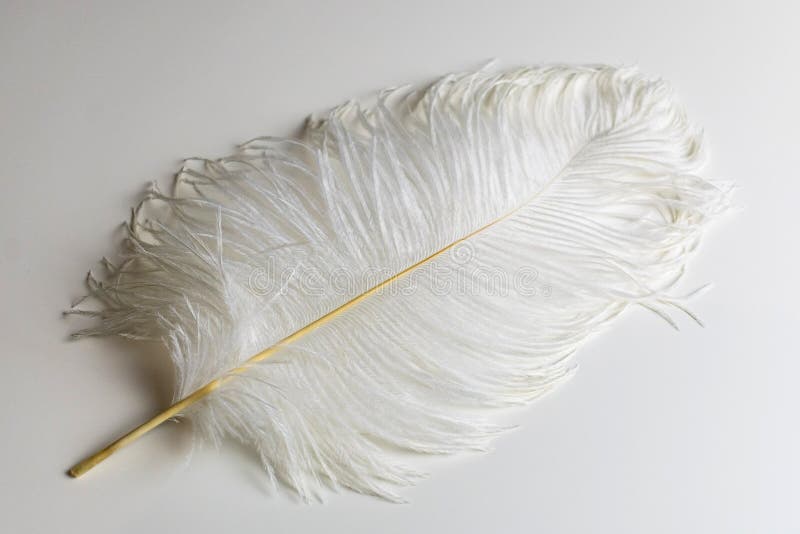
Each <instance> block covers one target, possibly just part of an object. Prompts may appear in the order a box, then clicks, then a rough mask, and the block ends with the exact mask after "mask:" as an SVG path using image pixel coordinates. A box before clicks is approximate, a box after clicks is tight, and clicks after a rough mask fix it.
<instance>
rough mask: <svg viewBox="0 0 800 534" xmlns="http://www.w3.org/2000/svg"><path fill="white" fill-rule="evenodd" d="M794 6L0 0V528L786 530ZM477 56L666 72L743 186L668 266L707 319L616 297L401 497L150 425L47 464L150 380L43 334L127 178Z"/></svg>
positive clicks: (59, 328) (103, 345)
mask: <svg viewBox="0 0 800 534" xmlns="http://www.w3.org/2000/svg"><path fill="white" fill-rule="evenodd" d="M334 4H335V5H334ZM792 4H794V2H791V1H786V2H783V3H777V2H769V1H759V2H752V3H747V2H741V1H738V2H737V1H735V0H728V1H721V2H718V3H712V2H698V1H697V0H694V1H670V2H658V3H653V4H649V5H648V3H647V2H638V1H637V2H635V1H629V2H621V1H613V0H609V1H602V2H599V1H598V2H595V1H589V0H587V1H583V2H569V1H560V2H553V3H550V4H547V3H537V2H532V1H530V0H528V1H522V2H517V3H512V2H502V1H498V0H494V1H491V2H486V3H485V4H481V3H480V2H474V1H473V2H469V3H467V2H448V3H445V2H435V1H433V0H427V1H409V0H402V1H400V0H398V1H393V2H387V3H385V4H383V3H380V2H362V3H358V2H319V3H317V4H314V3H305V4H304V3H301V2H286V3H282V2H276V1H254V2H249V3H244V2H242V3H239V2H221V1H220V2H193V3H188V2H187V3H184V4H180V3H177V2H133V1H131V2H127V3H121V2H107V3H103V2H98V3H96V4H94V3H88V2H66V1H64V2H57V1H53V2H49V3H43V2H22V1H20V2H16V1H14V2H9V1H8V0H2V1H0V184H2V188H0V223H1V227H0V284H2V292H0V296H2V321H0V341H2V345H1V346H2V352H3V355H2V363H1V364H0V365H2V369H1V370H0V371H1V372H0V396H1V397H0V428H2V440H1V441H0V462H2V464H1V465H0V467H1V468H2V469H0V517H1V519H0V520H1V521H2V526H0V530H2V531H3V532H9V533H15V534H16V533H22V532H59V533H70V532H83V533H94V532H131V533H133V532H137V533H140V532H154V533H173V532H174V533H178V532H192V533H195V534H198V533H202V532H214V531H218V532H256V531H258V532H313V531H316V532H325V533H327V534H334V533H339V532H341V533H358V532H448V531H452V532H462V533H467V532H526V533H534V532H536V533H540V532H541V533H577V532H581V533H583V532H591V533H598V532H607V533H615V534H619V533H645V532H646V533H661V532H664V533H666V532H670V533H682V534H685V533H694V532H697V533H734V532H742V533H756V532H758V533H762V532H764V533H783V532H798V531H800V512H798V508H797V505H798V504H799V503H800V482H798V480H800V460H798V451H800V426H799V423H800V420H799V419H798V407H800V403H799V402H798V401H799V400H800V395H799V394H798V386H797V384H798V377H799V376H800V363H799V362H800V360H799V359H798V356H800V351H799V350H798V329H800V322H799V321H798V319H799V318H800V313H798V309H797V303H798V297H800V291H798V290H799V289H800V284H799V283H798V260H800V254H798V241H799V240H798V235H797V233H798V198H800V185H799V184H800V182H799V181H798V178H799V177H798V167H800V166H799V165H798V158H800V146H798V145H799V142H800V130H799V127H798V125H800V116H798V105H797V102H798V98H800V84H799V83H798V80H799V79H800V76H799V75H798V72H799V68H800V53H798V51H799V50H800V38H798V18H799V15H800V14H798V12H797V11H796V10H794V9H792V7H791V6H792ZM493 57H496V58H499V59H500V65H501V66H512V65H519V64H535V63H541V62H547V63H552V62H603V63H612V64H633V63H636V64H639V66H640V67H641V68H642V69H643V70H644V71H646V72H648V73H653V74H657V75H660V76H663V77H664V78H666V79H668V80H670V81H672V82H673V84H674V85H675V87H676V88H677V92H678V94H679V95H680V97H681V99H682V100H683V102H685V103H686V105H687V106H688V109H689V112H690V115H691V117H692V118H694V119H695V120H696V121H698V122H700V123H701V124H703V125H704V126H705V129H706V133H707V138H708V143H709V148H710V152H711V155H712V163H711V166H710V167H709V169H708V173H709V175H711V176H714V177H719V178H726V179H730V180H733V181H735V182H737V183H738V184H739V186H740V188H741V190H740V192H739V194H738V197H737V204H739V205H740V206H741V209H740V211H739V212H738V213H736V214H734V215H731V216H728V217H726V218H725V219H724V220H723V221H722V222H721V223H720V224H718V225H717V226H715V227H714V228H713V229H712V231H711V232H710V234H709V235H708V236H707V239H706V241H705V242H704V244H703V247H702V249H701V251H700V254H699V256H698V257H697V259H696V261H695V262H694V263H693V265H692V267H693V268H692V272H691V276H690V277H689V279H688V280H687V281H686V282H685V283H684V285H683V287H684V288H687V289H689V288H691V287H692V286H693V285H694V284H697V283H701V282H706V281H714V282H715V289H714V290H713V291H712V292H710V293H708V294H706V295H705V296H703V297H702V298H701V299H700V300H698V301H697V302H696V303H695V304H694V309H695V311H697V312H698V313H699V314H700V315H701V317H702V318H703V319H704V320H705V321H706V323H707V327H706V328H705V329H701V328H699V327H696V326H693V325H692V324H689V323H688V322H683V323H682V326H684V328H682V331H681V332H679V333H678V332H674V331H672V330H671V329H670V328H668V327H667V326H666V325H665V324H664V323H663V322H662V321H660V320H659V319H658V318H656V317H655V316H653V315H652V314H649V313H646V312H645V311H643V310H642V311H638V310H632V311H631V312H629V313H628V314H627V315H626V316H625V317H623V318H622V319H621V320H620V321H619V322H618V323H617V324H616V325H615V327H614V328H612V329H611V330H610V331H608V332H606V333H605V334H603V335H602V336H600V337H598V338H596V339H594V340H592V341H591V342H590V343H589V344H588V345H587V346H585V347H584V349H583V350H582V351H581V353H580V355H579V362H580V363H581V370H580V371H579V373H578V375H577V376H576V378H575V379H574V380H573V381H571V382H570V383H568V384H567V385H566V386H564V387H563V388H562V389H561V390H559V391H558V392H557V393H555V394H554V395H552V396H549V397H548V398H547V399H545V400H543V401H542V402H540V403H538V404H536V405H534V406H532V407H530V408H529V409H527V410H524V411H521V412H519V413H517V414H516V415H515V419H516V420H517V421H518V422H519V423H520V424H521V425H522V427H521V429H520V430H518V431H516V432H513V433H511V434H508V435H506V436H504V437H503V438H501V439H500V440H499V441H498V442H497V445H496V450H495V451H494V452H493V453H491V454H488V455H475V456H467V457H461V458H456V459H451V460H444V461H439V460H437V461H434V462H432V463H430V464H426V465H429V467H430V469H431V470H432V476H431V478H430V479H429V480H426V481H424V482H422V483H421V484H420V485H419V486H417V487H416V488H412V489H410V490H408V491H406V492H405V493H404V495H405V496H406V497H407V498H408V499H409V500H410V501H411V504H408V505H390V504H387V503H384V502H381V501H377V500H375V499H371V498H366V497H362V496H358V495H351V494H331V495H330V496H329V498H328V499H327V502H326V503H325V504H323V505H313V506H305V505H302V504H299V503H297V502H294V501H292V500H291V499H288V498H286V497H282V496H274V495H269V494H267V492H266V490H265V489H264V488H265V478H264V477H262V476H261V475H260V473H259V472H258V470H257V469H256V467H255V466H254V464H253V463H252V461H251V459H250V457H249V456H248V455H247V453H246V452H243V451H241V450H238V449H236V447H227V448H225V449H224V450H222V451H220V452H215V451H208V450H207V451H203V452H200V453H197V454H195V456H194V457H193V458H192V459H191V461H190V462H188V463H187V461H186V456H187V451H188V450H189V445H190V444H189V439H188V436H189V433H188V432H186V430H187V429H186V428H182V426H181V425H175V424H172V425H166V426H165V427H164V428H159V429H158V430H157V431H155V432H153V433H152V434H151V435H148V436H147V437H146V438H144V439H142V440H141V441H140V442H138V443H137V444H135V445H134V446H132V447H131V448H129V449H127V450H125V451H124V452H121V453H119V454H118V455H115V457H114V458H113V459H111V460H110V461H108V462H107V463H105V464H104V465H103V466H102V467H100V468H98V469H96V471H93V472H92V473H90V474H89V475H88V476H86V477H85V478H82V479H80V480H73V479H69V478H68V477H67V476H66V475H65V470H66V469H67V468H68V467H69V466H70V465H71V464H72V463H73V462H74V461H76V460H78V459H79V458H80V457H82V456H83V455H84V454H86V453H88V452H91V451H93V450H94V449H95V448H96V447H98V446H100V445H102V444H104V443H105V442H106V441H107V440H109V439H111V438H113V437H116V436H117V435H118V434H119V433H120V432H122V431H125V430H127V429H128V428H129V427H131V426H133V425H135V424H137V423H139V422H141V421H143V420H144V419H147V418H149V417H150V416H151V415H152V414H153V413H155V412H156V411H158V410H159V409H160V408H162V407H164V406H165V405H166V403H167V402H168V400H169V397H170V387H171V385H170V373H169V369H168V368H167V367H166V365H165V363H164V362H165V359H164V355H163V354H160V353H159V351H158V350H157V349H155V348H153V347H146V346H141V345H136V344H132V343H123V342H120V341H114V340H88V341H80V342H68V341H67V340H66V337H67V334H68V332H69V331H70V330H71V329H72V328H74V327H75V326H76V324H75V322H74V321H70V320H65V319H62V318H61V316H60V311H61V310H62V309H64V308H66V307H67V306H68V305H69V303H70V301H71V300H72V299H73V298H75V297H77V296H78V295H80V294H81V292H82V290H83V286H82V279H83V277H84V275H85V273H86V270H87V269H88V268H89V267H92V266H94V265H95V264H94V262H95V261H96V260H97V259H98V258H99V257H100V256H102V255H103V254H113V252H114V250H115V248H114V247H115V244H116V242H117V241H118V239H119V231H118V230H115V229H117V228H118V225H119V223H120V222H121V221H122V220H123V219H125V218H126V217H127V213H128V212H127V210H128V208H129V206H130V205H132V204H133V203H134V202H135V201H136V200H137V198H138V195H139V194H140V192H141V191H142V189H143V186H144V184H145V182H147V181H149V180H152V179H157V180H160V181H162V182H167V181H168V179H169V177H170V174H171V173H172V172H173V171H174V170H176V169H177V167H178V162H179V159H180V158H182V157H186V156H194V155H201V156H208V157H217V156H222V155H225V154H226V153H228V152H230V151H231V150H232V148H233V145H234V144H235V143H237V142H240V141H244V140H246V139H249V138H251V137H255V136H258V135H264V134H272V135H292V134H294V133H296V132H297V131H298V128H299V127H300V125H301V121H302V119H303V118H304V117H305V116H306V115H307V114H309V113H310V112H313V111H317V112H319V111H324V110H325V109H327V108H328V107H330V106H333V105H335V104H337V103H340V102H342V101H343V100H345V99H347V98H350V97H359V96H363V95H365V94H368V93H369V92H370V91H373V90H376V89H380V88H382V87H384V86H390V85H398V84H403V83H406V82H426V81H430V80H431V79H432V78H433V77H435V76H438V75H441V74H443V73H445V72H447V71H450V70H458V69H465V68H471V67H475V66H477V65H479V64H480V63H482V62H483V61H484V60H486V59H489V58H493Z"/></svg>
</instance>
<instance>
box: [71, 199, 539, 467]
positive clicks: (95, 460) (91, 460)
mask: <svg viewBox="0 0 800 534" xmlns="http://www.w3.org/2000/svg"><path fill="white" fill-rule="evenodd" d="M540 194H541V192H539V193H537V194H536V195H534V197H532V198H530V199H528V201H526V202H525V203H523V204H522V206H520V207H518V208H515V209H514V210H512V211H510V212H509V213H507V214H506V215H503V216H502V217H500V218H499V219H497V220H495V221H492V222H491V223H489V224H487V225H485V226H483V227H481V228H479V229H477V230H475V231H474V232H472V233H470V234H468V235H467V236H465V237H462V238H461V239H458V240H457V241H454V242H453V243H451V244H450V245H448V246H446V247H444V248H443V249H441V250H440V251H438V252H435V253H433V254H431V255H430V256H428V257H427V258H424V259H423V260H420V261H419V262H417V263H415V264H414V265H411V266H410V267H408V268H406V269H404V270H403V271H400V272H399V273H397V274H396V275H394V276H392V277H391V278H388V279H387V280H385V281H383V282H381V283H380V284H378V285H376V286H374V287H373V288H372V289H370V290H368V291H366V292H364V293H362V294H361V295H358V296H357V297H355V298H353V299H352V300H349V301H347V302H346V303H344V304H342V305H341V306H339V307H338V308H336V309H335V310H333V311H331V312H329V313H327V314H325V315H323V316H322V317H320V318H319V319H316V320H315V321H313V322H311V323H309V324H308V325H306V326H304V327H303V328H301V329H300V330H297V331H296V332H294V333H293V334H290V335H288V336H286V337H285V338H283V339H282V340H281V341H279V342H278V343H277V344H275V345H273V346H271V347H269V348H267V349H265V350H262V351H261V352H259V353H257V354H256V355H254V356H252V357H251V358H249V359H248V360H247V361H245V363H244V364H242V365H240V366H239V367H236V368H234V369H231V370H230V371H228V373H227V374H225V375H224V376H221V377H220V378H217V379H215V380H212V381H211V382H209V383H208V384H206V385H205V386H203V387H201V388H199V389H197V390H196V391H194V392H193V393H191V394H190V395H188V396H186V397H184V398H183V399H181V400H179V401H178V402H176V403H175V404H173V405H171V406H170V407H169V408H167V409H166V410H164V411H162V412H160V413H159V414H158V415H156V416H155V417H153V418H152V419H150V420H148V421H147V422H145V423H142V424H141V425H139V426H137V427H136V428H134V429H133V430H131V431H130V432H128V433H127V434H125V435H124V436H122V437H120V438H118V439H116V440H114V441H112V442H111V443H109V444H108V445H106V446H105V447H103V448H102V449H100V450H99V451H97V452H95V453H94V454H92V455H90V456H88V457H86V458H84V459H83V460H81V461H80V462H78V463H77V464H75V465H74V466H72V467H71V468H70V469H69V471H68V472H67V473H68V474H69V476H71V477H73V478H78V477H80V476H82V475H84V474H86V472H88V471H90V470H91V469H92V468H93V467H95V466H96V465H97V464H99V463H100V462H102V461H103V460H105V459H106V458H108V457H109V456H111V455H112V454H114V453H115V452H116V451H118V450H119V449H121V448H123V447H125V446H126V445H129V444H131V443H133V442H134V441H136V440H137V439H139V438H140V437H142V436H144V435H145V434H147V433H148V432H150V431H151V430H153V429H154V428H156V427H157V426H159V425H161V423H164V422H165V421H168V420H170V419H172V418H173V417H176V416H178V415H180V414H181V413H182V412H183V411H184V410H185V409H186V408H188V407H189V406H192V405H193V404H195V403H196V402H198V401H200V400H202V399H203V398H204V397H205V396H206V395H208V394H209V393H211V392H213V391H215V390H217V389H219V387H220V386H222V385H224V384H225V383H227V382H228V381H230V380H231V379H232V378H233V377H234V376H236V375H239V374H242V373H243V372H245V371H246V370H247V369H248V368H250V367H251V366H252V365H253V364H256V363H259V362H262V361H264V360H266V359H267V358H269V357H270V356H272V355H274V354H275V353H276V352H278V351H279V350H280V349H281V348H282V347H284V346H286V345H288V344H290V343H292V342H294V341H297V340H298V339H300V338H302V337H303V336H305V335H306V334H308V333H309V332H311V331H312V330H315V329H316V328H318V327H320V326H322V325H324V324H325V323H327V322H328V321H330V320H332V319H333V318H334V317H336V316H337V315H339V314H341V313H343V312H345V311H347V310H348V309H350V308H352V307H353V306H356V305H357V304H359V303H360V302H361V301H363V300H366V299H367V298H369V297H370V296H372V295H374V294H375V293H377V292H379V291H381V290H382V289H385V288H386V287H388V286H389V285H391V284H392V283H394V282H395V281H397V280H399V279H400V278H402V277H404V276H405V275H407V274H408V273H410V272H411V271H413V270H414V269H416V268H418V267H420V266H422V265H424V264H426V263H428V262H429V261H431V260H433V259H435V258H437V257H439V256H441V255H442V254H445V253H447V252H448V251H450V250H451V249H453V248H454V247H456V246H458V245H460V244H461V243H463V242H464V241H466V240H468V239H469V238H471V237H473V236H475V235H477V234H479V233H481V232H482V231H484V230H486V229H487V228H489V227H491V226H494V225H495V224H497V223H499V222H501V221H503V220H505V219H508V218H509V217H511V216H512V215H514V214H515V213H516V212H517V211H519V210H520V209H521V208H522V207H523V206H526V205H528V204H530V203H531V202H532V201H533V200H534V199H535V198H536V197H537V196H539V195H540Z"/></svg>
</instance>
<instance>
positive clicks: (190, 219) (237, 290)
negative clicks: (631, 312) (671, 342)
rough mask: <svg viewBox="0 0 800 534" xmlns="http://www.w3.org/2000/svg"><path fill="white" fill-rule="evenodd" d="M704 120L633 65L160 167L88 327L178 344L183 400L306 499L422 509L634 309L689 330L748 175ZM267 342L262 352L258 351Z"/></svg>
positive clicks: (393, 97)
mask: <svg viewBox="0 0 800 534" xmlns="http://www.w3.org/2000/svg"><path fill="white" fill-rule="evenodd" d="M703 156H704V150H703V144H702V139H701V136H700V131H699V129H698V128H696V127H694V126H693V125H692V124H691V123H690V122H689V121H688V119H687V118H686V116H685V113H684V111H683V109H682V108H681V107H680V106H679V105H678V104H677V103H676V101H675V99H674V96H673V94H672V92H671V90H670V88H669V87H668V85H667V84H666V83H665V82H663V81H661V80H656V79H651V78H648V77H646V76H643V75H641V74H639V73H638V72H637V71H636V70H635V69H627V68H625V69H618V68H612V67H605V66H587V67H571V66H551V67H533V68H519V69H515V70H510V71H505V72H492V71H490V70H488V69H484V70H479V71H476V72H467V73H460V74H453V75H448V76H445V77H443V78H441V79H440V80H438V81H437V82H435V83H433V84H432V85H430V86H428V87H424V88H421V89H393V90H387V91H384V92H382V93H380V94H379V95H377V98H376V99H375V101H374V103H371V104H369V105H359V104H356V103H352V102H351V103H348V104H345V105H343V106H340V107H338V108H336V109H334V110H333V111H331V112H330V113H329V114H328V115H327V116H326V117H325V118H324V119H322V120H310V121H309V122H308V125H307V127H306V129H305V131H304V132H303V134H302V135H301V136H300V138H298V139H282V138H271V137H265V138H258V139H255V140H253V141H250V142H248V143H246V144H244V145H242V146H241V147H239V149H237V151H236V152H235V153H234V154H233V155H231V156H229V157H226V158H222V159H218V160H202V159H192V160H187V162H186V164H185V165H184V167H183V168H182V169H181V171H180V172H179V173H178V175H177V177H176V180H175V184H174V186H173V190H172V191H171V192H169V193H165V192H162V191H161V190H160V189H159V188H158V186H157V185H156V184H153V185H152V186H151V187H150V189H149V190H148V193H147V194H146V198H145V199H144V200H143V201H142V203H141V204H140V205H139V206H138V207H137V208H136V209H135V210H134V212H133V216H132V217H131V220H130V222H129V223H128V226H127V237H126V239H125V242H124V244H123V247H122V251H121V253H120V255H119V260H118V261H116V262H114V263H112V262H110V261H104V268H105V270H106V273H105V274H104V275H103V276H102V277H99V278H97V277H95V276H94V275H92V274H91V273H90V275H89V278H88V287H89V295H88V297H89V298H87V299H85V300H84V301H83V302H82V303H80V304H79V305H78V306H77V307H75V308H73V309H72V310H70V313H74V314H80V315H88V316H90V317H91V318H92V320H93V321H94V322H93V324H91V325H90V326H89V327H88V328H86V329H84V330H81V331H79V332H77V333H76V334H75V335H76V336H78V337H80V336H85V335H121V336H125V337H128V338H133V339H142V340H158V341H160V342H162V343H163V344H164V345H165V346H166V348H167V351H168V353H169V355H170V357H171V359H172V363H173V367H174V370H175V393H174V404H173V405H172V406H171V407H169V408H168V409H166V410H165V411H163V412H162V413H160V414H159V415H157V416H156V417H154V418H153V419H151V420H150V421H148V422H146V423H144V424H143V425H141V426H139V427H137V428H136V429H134V430H132V431H131V432H130V433H128V434H127V435H125V436H123V437H122V438H120V439H118V440H117V441H115V442H113V443H112V444H110V445H108V446H107V447H106V448H104V449H103V450H101V451H99V452H97V453H96V454H94V455H92V456H90V457H88V458H87V459H85V460H83V461H82V462H80V463H78V464H77V465H75V466H74V467H73V468H72V469H70V471H69V473H70V474H71V475H72V476H76V477H77V476H80V475H82V474H84V473H85V472H86V471H88V470H89V469H91V468H92V467H94V466H95V465H97V464H98V463H99V462H101V461H103V460H104V459H105V458H107V457H108V456H109V455H111V454H112V453H113V452H114V451H116V450H118V449H119V448H120V447H123V446H125V445H127V444H129V443H130V442H132V441H134V440H136V439H137V438H139V437H140V436H142V435H143V434H145V433H146V432H148V431H149V430H151V429H153V428H155V427H156V426H158V425H160V424H161V423H163V422H164V421H167V420H169V419H171V418H174V417H183V418H186V419H187V420H189V421H191V422H192V426H193V428H194V431H195V432H196V433H197V434H198V435H199V436H200V438H202V441H205V442H207V443H210V444H212V445H220V444H223V443H224V442H225V441H227V440H236V441H239V442H242V443H243V444H244V445H246V446H247V447H250V448H252V449H253V450H254V451H255V452H256V453H257V456H258V458H259V464H260V465H258V468H260V469H263V471H264V473H265V476H266V477H268V479H269V480H271V481H272V483H273V484H275V486H276V487H283V488H285V489H289V490H291V491H294V492H296V493H297V494H298V495H300V496H301V497H302V498H304V499H317V498H321V496H322V495H324V490H325V488H330V489H338V488H346V489H350V490H353V491H357V492H360V493H364V494H370V495H376V496H379V497H382V498H385V499H388V500H393V501H399V500H402V497H401V496H400V495H399V494H398V491H397V490H398V488H399V487H401V486H405V485H408V484H411V483H413V482H414V481H416V480H417V479H418V478H419V477H420V475H421V473H420V472H419V471H418V470H417V469H416V468H415V467H414V465H413V464H414V456H413V455H409V454H406V453H416V454H453V453H458V452H462V451H474V450H486V448H487V446H488V445H489V443H490V442H491V440H492V439H493V438H494V437H495V436H497V434H498V433H499V432H501V431H502V430H503V427H502V426H500V425H497V424H496V423H493V422H492V420H493V419H494V416H495V414H496V412H497V411H498V410H499V409H502V408H504V407H509V406H513V405H519V404H525V403H528V402H530V401H532V400H534V399H536V398H538V397H540V396H541V395H543V394H545V393H547V392H549V391H551V390H552V389H553V388H554V387H555V386H557V385H558V384H559V383H561V382H563V380H565V379H566V378H568V377H569V376H570V375H571V374H572V372H573V370H574V362H573V356H574V354H575V352H576V350H577V349H578V347H580V345H581V344H582V343H583V342H584V341H585V340H586V339H587V337H589V336H590V335H592V334H594V333H596V332H598V331H599V330H601V329H603V328H604V327H605V326H607V325H608V324H609V323H610V321H611V320H612V319H614V318H615V317H617V316H618V315H619V314H620V313H621V312H623V311H624V310H626V309H627V308H629V307H631V306H636V307H638V308H641V309H646V310H648V311H652V312H654V313H655V314H656V315H658V316H660V317H661V318H663V319H665V320H666V321H667V322H668V323H670V324H671V325H673V326H675V327H677V322H676V321H675V319H673V317H672V312H674V311H679V312H685V313H686V314H688V315H689V317H691V318H694V315H692V314H691V312H689V311H688V309H687V307H686V302H685V301H686V297H683V296H680V294H679V293H676V290H675V285H676V284H677V283H678V281H679V280H680V278H681V276H682V275H683V273H684V270H685V268H686V264H687V261H688V259H689V257H690V256H691V255H692V253H693V251H694V250H695V248H696V246H697V244H698V242H699V239H700V237H701V234H702V231H703V229H704V228H705V226H706V224H707V223H708V222H709V221H711V220H713V219H714V218H715V217H716V216H717V215H719V214H720V213H722V212H723V211H724V210H725V208H726V206H727V204H728V197H729V188H728V187H727V186H724V185H722V184H720V183H715V182H712V181H709V180H707V179H705V178H702V177H701V176H699V172H700V170H701V168H702V164H703V160H704V157H703ZM254 355H255V356H254Z"/></svg>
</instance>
